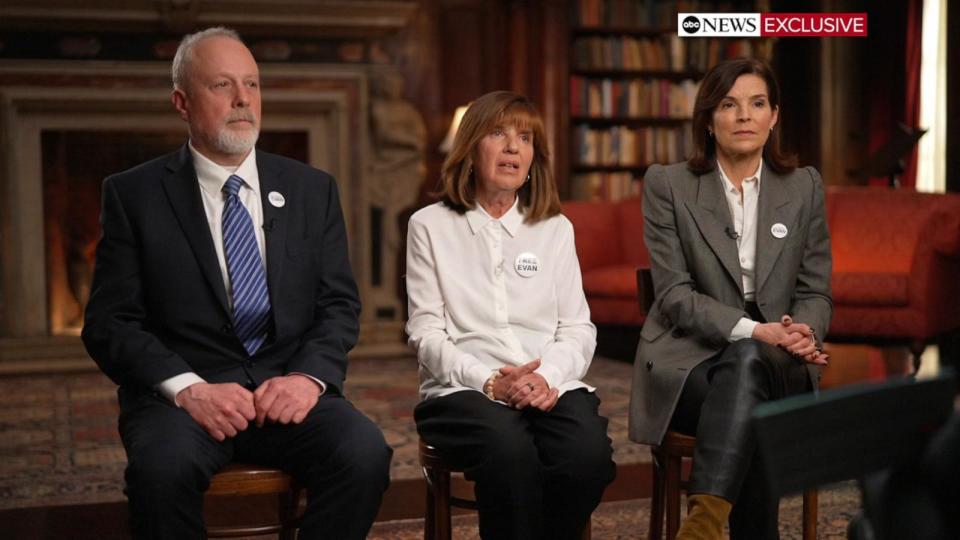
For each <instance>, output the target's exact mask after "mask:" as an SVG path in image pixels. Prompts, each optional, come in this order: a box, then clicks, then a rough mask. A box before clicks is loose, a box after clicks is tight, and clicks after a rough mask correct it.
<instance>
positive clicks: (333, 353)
mask: <svg viewBox="0 0 960 540" xmlns="http://www.w3.org/2000/svg"><path fill="white" fill-rule="evenodd" d="M328 180H329V181H328V182H327V183H326V184H327V193H326V201H325V202H326V208H324V209H323V217H324V221H323V225H322V229H321V237H322V238H321V240H320V242H319V246H320V250H321V251H320V254H319V260H320V263H319V270H318V275H317V288H316V301H315V304H314V318H313V322H312V324H311V325H310V327H309V328H308V329H307V331H306V332H304V334H303V335H302V337H301V342H300V349H299V350H298V351H297V353H296V354H295V355H294V356H293V358H291V359H290V361H289V363H288V364H287V369H286V372H287V373H304V374H307V375H310V376H312V377H316V378H317V379H320V380H321V381H323V382H324V383H326V384H327V385H330V386H333V387H334V388H336V391H337V392H338V393H342V391H343V381H344V379H346V374H347V353H348V352H349V351H350V349H352V348H353V346H354V345H356V343H357V337H358V335H359V333H360V319H359V316H360V294H359V292H358V291H357V283H356V281H355V280H354V277H353V271H352V270H351V268H350V259H349V253H348V249H347V230H346V225H345V223H344V219H343V210H342V209H341V207H340V196H339V193H338V191H337V184H336V182H335V181H333V179H332V178H329V177H328Z"/></svg>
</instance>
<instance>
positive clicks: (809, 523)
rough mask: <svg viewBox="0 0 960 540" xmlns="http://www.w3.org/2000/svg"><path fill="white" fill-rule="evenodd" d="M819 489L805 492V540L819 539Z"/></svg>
mask: <svg viewBox="0 0 960 540" xmlns="http://www.w3.org/2000/svg"><path fill="white" fill-rule="evenodd" d="M817 495H818V494H817V490H816V489H809V490H807V491H804V492H803V540H817Z"/></svg>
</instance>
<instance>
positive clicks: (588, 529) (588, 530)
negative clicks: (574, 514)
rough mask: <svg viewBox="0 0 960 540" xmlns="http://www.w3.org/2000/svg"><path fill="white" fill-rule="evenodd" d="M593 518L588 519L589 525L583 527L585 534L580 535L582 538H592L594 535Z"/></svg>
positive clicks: (584, 539)
mask: <svg viewBox="0 0 960 540" xmlns="http://www.w3.org/2000/svg"><path fill="white" fill-rule="evenodd" d="M592 521H593V518H592V517H591V518H590V519H588V520H587V525H586V526H585V527H584V528H583V534H582V535H581V536H580V538H581V540H590V539H591V538H592V537H593V523H592Z"/></svg>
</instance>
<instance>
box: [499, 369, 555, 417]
mask: <svg viewBox="0 0 960 540" xmlns="http://www.w3.org/2000/svg"><path fill="white" fill-rule="evenodd" d="M538 367H540V359H539V358H537V359H536V360H533V361H531V362H527V363H526V364H523V365H522V366H505V367H502V368H500V369H499V370H498V371H499V375H498V376H497V378H496V380H495V381H494V383H493V396H494V397H495V398H496V399H498V400H500V401H503V402H505V403H507V404H509V405H510V406H511V407H513V408H515V409H524V408H527V407H533V408H535V409H540V410H541V411H543V412H548V411H550V410H551V409H553V407H554V405H556V404H557V399H559V398H560V392H559V391H558V390H557V389H556V388H550V385H549V384H548V383H547V380H546V379H544V378H543V375H540V374H539V373H535V372H534V370H536V369H537V368H538Z"/></svg>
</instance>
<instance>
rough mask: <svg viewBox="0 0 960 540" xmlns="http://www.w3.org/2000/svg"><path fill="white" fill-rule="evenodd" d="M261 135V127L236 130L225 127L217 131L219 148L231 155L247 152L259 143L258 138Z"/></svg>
mask: <svg viewBox="0 0 960 540" xmlns="http://www.w3.org/2000/svg"><path fill="white" fill-rule="evenodd" d="M259 137H260V130H259V129H252V130H248V131H234V130H232V129H230V128H227V127H223V128H221V129H220V132H219V133H217V141H216V143H217V150H219V151H221V152H223V153H224V154H230V155H238V154H246V153H247V152H249V151H250V149H252V148H253V146H254V145H255V144H257V138H259Z"/></svg>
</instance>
